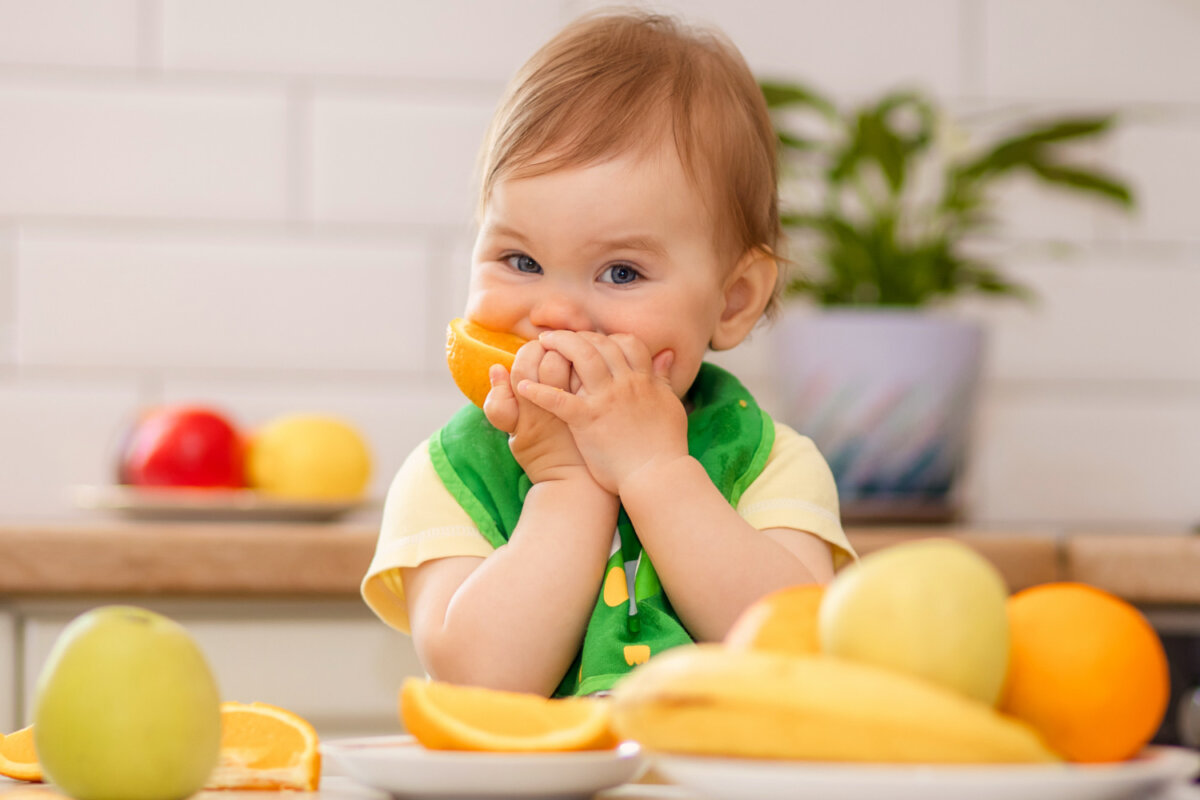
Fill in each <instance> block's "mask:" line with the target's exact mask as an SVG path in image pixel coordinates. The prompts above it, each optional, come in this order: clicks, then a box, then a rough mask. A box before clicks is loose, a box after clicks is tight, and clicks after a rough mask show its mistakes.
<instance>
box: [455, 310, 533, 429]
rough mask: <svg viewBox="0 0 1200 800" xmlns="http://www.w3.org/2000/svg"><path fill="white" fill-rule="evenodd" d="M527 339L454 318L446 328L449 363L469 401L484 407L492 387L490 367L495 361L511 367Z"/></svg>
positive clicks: (460, 318)
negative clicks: (489, 376)
mask: <svg viewBox="0 0 1200 800" xmlns="http://www.w3.org/2000/svg"><path fill="white" fill-rule="evenodd" d="M525 341H526V340H525V339H522V338H521V337H520V336H517V335H516V334H512V333H504V332H503V331H494V330H491V329H490V328H485V327H483V326H482V325H480V324H478V323H476V322H472V321H471V320H469V319H466V318H465V317H457V318H455V319H453V320H451V321H450V324H449V325H448V326H447V328H446V364H447V365H448V366H449V367H450V375H451V376H452V377H453V378H454V383H455V384H456V385H457V386H458V388H459V390H461V391H462V393H463V394H464V395H466V396H467V399H468V400H470V401H471V402H472V403H474V404H475V405H477V406H479V407H480V408H483V401H484V400H486V399H487V395H488V392H489V391H491V388H492V383H491V381H490V380H489V379H488V370H489V369H491V367H492V365H493V364H501V365H503V366H504V368H505V369H508V370H511V369H512V365H513V358H514V357H515V356H516V353H517V350H519V349H520V347H521V345H523V344H525Z"/></svg>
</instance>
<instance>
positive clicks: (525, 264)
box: [504, 253, 542, 275]
mask: <svg viewBox="0 0 1200 800" xmlns="http://www.w3.org/2000/svg"><path fill="white" fill-rule="evenodd" d="M504 260H505V261H507V262H508V265H509V266H510V267H512V268H513V269H515V270H516V271H517V272H529V273H532V274H535V275H536V274H538V273H540V272H541V271H542V265H541V264H539V263H537V262H536V261H534V260H533V259H532V258H530V257H529V256H527V255H525V254H524V253H517V254H515V255H511V256H506V257H505V258H504Z"/></svg>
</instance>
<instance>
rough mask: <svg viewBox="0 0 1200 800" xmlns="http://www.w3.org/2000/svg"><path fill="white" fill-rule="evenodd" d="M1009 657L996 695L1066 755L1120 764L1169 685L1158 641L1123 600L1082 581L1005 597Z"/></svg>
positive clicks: (1149, 728)
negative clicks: (1000, 692)
mask: <svg viewBox="0 0 1200 800" xmlns="http://www.w3.org/2000/svg"><path fill="white" fill-rule="evenodd" d="M1008 616H1009V626H1010V631H1011V633H1010V641H1011V656H1010V662H1009V672H1008V679H1007V682H1006V685H1005V689H1004V693H1003V695H1002V697H1001V700H1000V709H1001V710H1002V711H1004V712H1005V713H1008V714H1011V715H1013V716H1015V717H1018V718H1020V719H1023V720H1025V721H1026V722H1028V723H1029V724H1030V725H1032V726H1033V727H1034V728H1036V729H1037V730H1038V731H1039V732H1040V733H1041V734H1042V735H1043V736H1044V737H1045V739H1046V743H1047V744H1049V745H1050V747H1052V748H1054V750H1056V751H1057V752H1059V753H1060V754H1061V755H1062V756H1063V757H1064V758H1066V759H1067V760H1069V761H1081V762H1102V761H1122V760H1124V759H1127V758H1130V757H1132V756H1134V755H1136V754H1137V753H1138V751H1140V750H1141V749H1142V747H1143V746H1144V745H1145V744H1146V743H1147V742H1148V741H1150V738H1151V737H1152V736H1153V735H1154V733H1155V732H1156V731H1157V730H1158V726H1159V724H1160V723H1161V722H1162V718H1163V714H1164V713H1165V712H1166V708H1167V702H1168V695H1169V690H1170V685H1169V684H1170V678H1169V676H1168V667H1167V657H1166V653H1165V652H1164V651H1163V646H1162V642H1161V641H1160V640H1159V638H1158V634H1157V633H1155V631H1154V628H1152V627H1151V626H1150V623H1149V622H1147V621H1146V618H1145V617H1143V616H1142V615H1141V613H1140V612H1139V611H1138V610H1137V609H1136V608H1134V607H1133V606H1132V605H1130V604H1129V603H1127V602H1125V601H1124V600H1122V599H1120V598H1118V597H1115V596H1113V595H1111V594H1109V593H1108V592H1105V591H1102V590H1100V589H1097V588H1095V587H1092V586H1088V585H1086V584H1082V583H1048V584H1042V585H1040V586H1034V587H1032V588H1030V589H1025V590H1024V591H1021V592H1018V593H1016V594H1014V595H1013V596H1012V597H1011V598H1009V601H1008Z"/></svg>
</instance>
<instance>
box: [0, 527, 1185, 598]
mask: <svg viewBox="0 0 1200 800" xmlns="http://www.w3.org/2000/svg"><path fill="white" fill-rule="evenodd" d="M848 533H849V536H850V540H851V542H853V544H854V546H855V548H856V549H858V551H859V553H860V554H866V553H869V552H871V551H872V550H877V549H879V548H881V547H886V546H888V545H891V544H896V543H898V542H901V541H907V540H909V539H915V538H923V537H928V536H951V537H954V538H957V539H960V540H961V541H963V542H965V543H966V544H969V545H971V546H972V547H974V548H976V549H977V550H978V551H979V552H980V553H982V554H983V555H984V556H986V557H987V558H988V559H990V560H991V561H992V562H993V563H994V564H996V566H997V568H999V569H1000V571H1001V573H1003V575H1004V577H1005V579H1006V580H1007V582H1008V584H1009V588H1010V589H1011V590H1013V591H1016V590H1018V589H1021V588H1024V587H1026V586H1031V585H1034V584H1038V583H1044V582H1047V581H1054V580H1079V581H1084V582H1087V583H1090V584H1093V585H1095V586H1098V587H1101V588H1103V589H1107V590H1108V591H1111V592H1113V593H1115V594H1118V595H1120V596H1122V597H1125V598H1127V599H1129V600H1132V601H1134V602H1141V603H1151V604H1184V605H1194V604H1200V536H1198V535H1195V534H1192V533H1186V532H1173V533H1171V532H1167V533H1162V532H1134V531H1131V532H1127V533H1113V532H1089V531H1085V530H1079V531H1062V530H1054V529H1046V530H1040V531H1039V530H1030V529H1013V530H986V531H985V530H978V529H972V528H968V527H955V526H921V527H912V528H908V527H901V528H877V527H864V528H852V529H851V530H849V532H848ZM375 536H376V530H375V528H374V527H373V526H371V525H368V524H363V523H355V524H350V523H345V524H262V523H254V524H250V523H245V524H243V523H224V522H223V523H203V524H200V523H188V524H183V523H152V522H126V521H122V520H117V519H114V520H105V521H97V522H94V523H88V524H80V523H72V524H58V525H54V524H45V523H38V524H29V525H18V524H12V523H9V524H7V525H3V524H0V595H8V596H14V595H24V596H29V595H60V594H69V595H79V594H130V595H139V594H170V595H274V596H281V595H298V596H313V595H341V596H345V595H354V594H357V592H358V585H359V582H360V580H361V579H362V576H363V573H364V572H365V571H366V569H367V566H368V564H369V563H370V561H371V555H372V553H373V551H374V547H375Z"/></svg>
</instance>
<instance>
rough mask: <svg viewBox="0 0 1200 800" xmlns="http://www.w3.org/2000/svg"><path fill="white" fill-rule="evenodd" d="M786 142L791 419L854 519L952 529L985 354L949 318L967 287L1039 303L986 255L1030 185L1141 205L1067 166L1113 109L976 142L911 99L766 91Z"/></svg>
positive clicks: (769, 87) (786, 401) (785, 348)
mask: <svg viewBox="0 0 1200 800" xmlns="http://www.w3.org/2000/svg"><path fill="white" fill-rule="evenodd" d="M761 87H762V90H763V93H764V96H765V97H766V100H767V105H768V107H769V108H770V109H771V113H772V119H773V122H774V125H775V129H776V133H777V135H778V139H779V144H780V159H781V181H780V190H781V196H782V197H783V205H784V212H783V214H782V215H781V221H782V223H783V226H784V228H785V231H787V232H788V233H789V239H790V242H791V245H792V247H791V249H790V251H789V254H788V255H789V256H790V257H789V258H788V260H787V261H788V264H789V266H790V268H789V270H788V278H787V285H786V289H785V298H791V299H796V300H800V299H805V300H807V301H808V302H807V303H787V304H786V305H785V313H784V315H783V319H781V320H780V322H779V324H778V325H777V327H776V335H775V341H776V353H777V359H778V361H779V362H780V363H778V364H777V365H776V367H777V369H776V374H777V375H778V376H779V379H780V381H781V383H782V385H781V390H782V391H781V399H782V402H783V408H782V413H781V417H782V419H783V420H784V421H785V422H788V423H789V424H791V425H792V426H793V427H795V428H797V429H798V430H800V431H801V432H802V433H805V434H807V435H808V436H810V437H812V438H813V440H814V441H815V442H816V443H817V445H818V447H820V449H821V451H822V452H823V453H824V454H825V457H826V458H827V460H828V461H829V463H830V466H831V467H832V469H833V471H834V476H835V478H836V479H837V482H838V490H839V494H840V497H841V500H842V511H843V516H844V517H845V518H846V519H848V520H850V521H862V520H883V519H887V520H900V519H904V520H911V519H926V520H929V519H948V518H951V517H953V516H954V515H955V514H956V513H957V512H958V507H959V502H958V501H959V494H960V493H959V491H958V483H959V481H958V478H959V476H960V474H961V472H962V468H963V465H964V463H965V457H966V443H967V438H968V433H969V430H970V420H971V416H972V409H973V405H974V397H975V395H976V387H977V384H978V378H979V373H980V363H981V355H982V349H983V338H984V337H983V332H982V330H981V328H980V326H979V325H978V324H977V323H973V322H971V321H969V320H967V319H963V318H961V317H960V316H956V315H954V314H950V313H946V310H945V309H946V307H947V305H948V304H949V301H951V300H954V299H956V298H959V297H961V296H963V295H967V294H972V293H974V294H980V293H982V294H986V295H993V296H1009V297H1023V298H1028V297H1030V295H1031V293H1030V292H1029V291H1028V290H1027V289H1026V288H1025V287H1022V286H1020V285H1019V284H1017V283H1015V282H1014V281H1012V280H1010V279H1009V278H1007V277H1006V276H1005V275H1004V274H1003V271H1002V270H1001V269H1000V268H998V267H997V266H996V265H995V264H993V263H992V262H991V261H990V260H988V259H986V258H985V257H983V256H982V255H981V254H980V252H979V248H978V247H977V246H975V245H977V243H978V242H979V240H980V239H981V238H982V235H983V234H986V233H989V232H991V231H992V230H993V229H994V228H995V226H996V224H997V220H996V219H995V200H996V197H995V192H994V190H995V189H996V188H997V186H998V184H1000V183H1001V182H1003V181H1004V180H1006V179H1009V178H1011V177H1012V176H1014V175H1017V174H1026V175H1032V176H1034V177H1035V178H1036V179H1038V180H1039V181H1040V182H1041V183H1043V184H1046V185H1048V186H1053V187H1057V188H1060V189H1065V190H1068V191H1070V192H1074V193H1076V194H1080V195H1090V196H1093V197H1098V198H1101V199H1103V200H1105V201H1109V202H1112V203H1115V204H1117V205H1119V206H1121V207H1124V208H1126V209H1129V208H1132V206H1133V197H1132V193H1131V191H1130V189H1129V187H1128V186H1127V185H1126V183H1125V182H1124V181H1122V180H1121V179H1119V178H1117V177H1114V176H1111V175H1107V174H1104V173H1103V172H1100V171H1097V170H1095V169H1092V168H1088V167H1085V166H1080V165H1078V164H1074V163H1072V162H1071V161H1070V160H1068V158H1067V156H1068V155H1069V150H1070V149H1071V147H1073V146H1074V145H1077V144H1078V143H1080V142H1082V141H1085V140H1090V139H1093V138H1095V137H1098V136H1100V135H1102V134H1104V133H1105V132H1107V131H1109V130H1110V129H1111V128H1112V126H1113V124H1114V118H1113V117H1112V116H1111V115H1098V116H1078V117H1061V118H1056V119H1050V120H1040V121H1033V120H1024V121H1021V122H1020V123H1019V124H1018V125H1017V127H1016V129H1015V130H1010V131H1008V132H1006V133H1004V134H1003V135H999V136H996V137H994V138H992V139H991V140H990V141H987V142H983V143H978V144H975V145H973V146H964V144H963V143H953V144H950V145H948V143H947V139H948V138H952V137H947V136H946V135H945V134H946V131H947V130H951V127H950V123H949V121H948V118H947V117H946V115H944V114H943V113H942V112H941V111H940V110H939V109H938V107H937V106H936V105H935V103H934V102H933V101H932V100H931V99H930V98H929V97H928V96H926V95H924V94H922V93H920V92H915V91H896V92H891V93H888V94H885V95H884V96H882V97H881V98H879V99H878V100H875V101H873V102H868V103H866V104H863V105H861V106H859V107H855V108H851V109H849V110H846V111H841V110H839V109H838V108H837V107H836V106H835V105H834V103H832V102H831V101H830V100H828V99H827V98H825V97H822V96H821V95H820V94H818V93H817V92H815V91H813V90H812V89H810V88H808V87H805V86H801V85H798V84H794V83H780V82H772V81H763V82H762V83H761Z"/></svg>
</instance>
